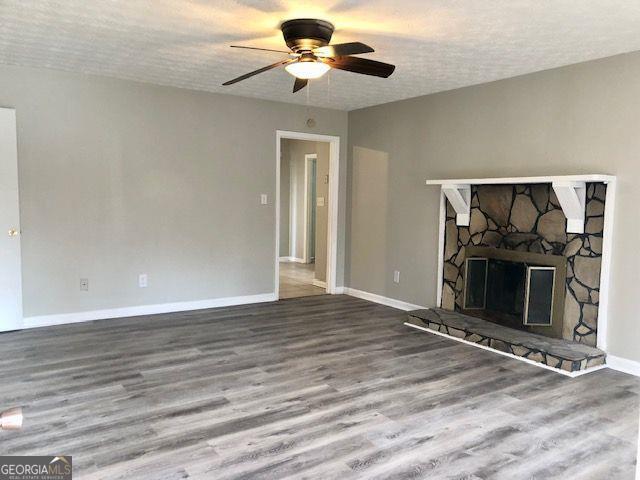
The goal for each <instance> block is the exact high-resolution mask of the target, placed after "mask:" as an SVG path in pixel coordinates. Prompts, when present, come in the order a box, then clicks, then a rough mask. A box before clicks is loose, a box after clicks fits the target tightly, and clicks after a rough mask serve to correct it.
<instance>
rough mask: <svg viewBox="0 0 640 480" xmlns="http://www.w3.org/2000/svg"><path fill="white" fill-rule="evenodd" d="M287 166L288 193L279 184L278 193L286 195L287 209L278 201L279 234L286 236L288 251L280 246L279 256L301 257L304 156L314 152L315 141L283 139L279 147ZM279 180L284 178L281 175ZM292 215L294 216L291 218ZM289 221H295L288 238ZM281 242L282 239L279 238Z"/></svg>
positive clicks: (302, 252) (302, 242) (302, 243)
mask: <svg viewBox="0 0 640 480" xmlns="http://www.w3.org/2000/svg"><path fill="white" fill-rule="evenodd" d="M281 149H282V151H283V155H284V159H285V160H286V162H287V164H288V168H289V174H288V177H289V178H288V185H287V186H286V188H288V189H289V191H288V193H287V192H285V191H284V190H285V186H284V185H282V184H281V186H280V194H281V195H287V197H288V199H287V203H288V205H287V209H285V205H284V204H283V203H282V197H281V202H280V236H281V238H282V236H283V235H285V236H286V241H287V244H288V250H287V252H288V253H282V252H283V250H282V246H281V247H280V256H293V257H297V258H302V257H303V255H304V228H303V225H304V156H305V155H307V154H310V153H316V150H317V148H316V142H310V141H307V140H290V139H283V140H282V147H281ZM280 178H281V181H283V180H284V179H283V178H282V175H281V177H280ZM292 215H293V216H294V218H292ZM283 217H287V218H286V220H285V221H286V225H285V224H284V223H283ZM291 223H295V229H294V230H295V231H294V237H293V238H289V234H290V232H291ZM281 243H282V239H281Z"/></svg>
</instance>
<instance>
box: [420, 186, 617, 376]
mask: <svg viewBox="0 0 640 480" xmlns="http://www.w3.org/2000/svg"><path fill="white" fill-rule="evenodd" d="M427 184H428V185H440V186H441V191H442V194H441V198H442V200H441V202H442V204H441V223H440V235H441V237H440V238H441V240H440V241H441V243H440V265H441V267H442V268H441V270H440V272H439V291H438V300H439V308H434V309H428V310H418V311H414V312H410V313H409V321H408V322H407V325H409V326H413V327H416V328H420V329H423V330H428V331H431V332H435V333H439V334H445V335H447V336H451V337H454V338H457V339H462V340H464V341H466V342H471V343H477V344H480V345H482V346H485V347H489V348H491V349H494V350H498V351H500V352H504V353H508V354H510V355H515V356H517V357H523V358H525V359H527V360H529V361H533V362H537V363H543V364H545V365H547V366H549V367H552V368H554V369H558V370H561V371H564V372H569V373H570V374H571V375H575V374H580V373H582V372H584V371H585V370H587V369H590V368H592V367H597V366H600V365H602V364H604V362H605V355H606V353H605V351H604V349H605V348H606V311H607V310H606V304H607V301H608V282H607V277H608V265H609V258H610V245H611V239H610V232H611V229H612V220H613V205H614V196H615V177H612V176H607V175H581V176H556V177H524V178H507V179H501V178H493V179H461V180H433V181H427ZM608 202H609V203H608ZM605 216H606V218H605ZM601 317H602V329H600V323H601V322H600V321H601ZM596 347H600V348H596Z"/></svg>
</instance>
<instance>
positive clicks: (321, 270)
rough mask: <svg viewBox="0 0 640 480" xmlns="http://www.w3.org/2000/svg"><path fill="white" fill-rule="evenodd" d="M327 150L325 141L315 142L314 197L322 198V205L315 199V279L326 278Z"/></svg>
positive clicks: (324, 279)
mask: <svg viewBox="0 0 640 480" xmlns="http://www.w3.org/2000/svg"><path fill="white" fill-rule="evenodd" d="M329 150H330V146H329V144H328V143H327V142H317V144H316V152H317V154H318V161H317V167H316V197H317V198H320V197H322V198H324V205H323V206H318V205H317V201H316V265H315V279H316V280H320V281H322V282H325V281H326V280H327V225H328V222H329V184H328V183H325V181H326V179H327V178H328V175H329V163H330V162H329Z"/></svg>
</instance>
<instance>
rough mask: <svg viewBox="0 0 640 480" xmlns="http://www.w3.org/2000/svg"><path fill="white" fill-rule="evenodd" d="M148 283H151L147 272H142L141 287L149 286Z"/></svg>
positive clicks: (139, 281) (139, 276) (139, 277)
mask: <svg viewBox="0 0 640 480" xmlns="http://www.w3.org/2000/svg"><path fill="white" fill-rule="evenodd" d="M148 285H149V277H148V276H147V274H146V273H141V274H140V275H138V286H139V287H140V288H147V286H148Z"/></svg>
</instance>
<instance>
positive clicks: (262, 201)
mask: <svg viewBox="0 0 640 480" xmlns="http://www.w3.org/2000/svg"><path fill="white" fill-rule="evenodd" d="M267 203H268V198H267V194H266V193H263V194H261V195H260V204H261V205H266V204H267Z"/></svg>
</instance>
